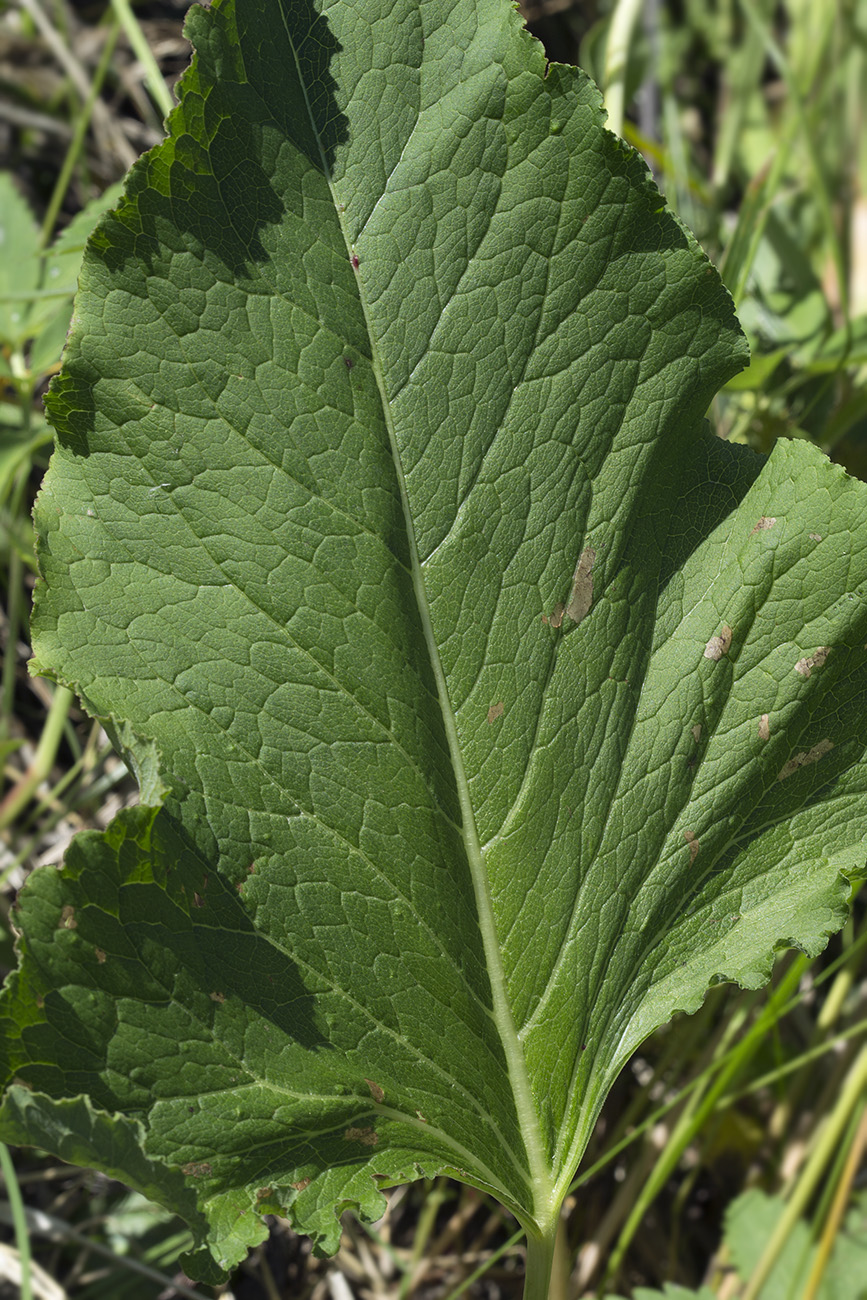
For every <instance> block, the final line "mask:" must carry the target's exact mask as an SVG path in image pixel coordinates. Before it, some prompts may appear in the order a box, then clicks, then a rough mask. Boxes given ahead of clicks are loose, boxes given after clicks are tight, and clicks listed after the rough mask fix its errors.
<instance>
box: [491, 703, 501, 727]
mask: <svg viewBox="0 0 867 1300" xmlns="http://www.w3.org/2000/svg"><path fill="white" fill-rule="evenodd" d="M503 707H504V706H503V701H502V700H500V701H499V702H498V703H497V704H492V705H491V707H490V708H489V709H488V726H490V725H491V723H493V722H496V721H497V718H501V717H502V716H503Z"/></svg>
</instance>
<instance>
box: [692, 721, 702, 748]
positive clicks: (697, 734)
mask: <svg viewBox="0 0 867 1300" xmlns="http://www.w3.org/2000/svg"><path fill="white" fill-rule="evenodd" d="M692 738H693V740H694V741H695V743H696V744H698V742H699V741H700V740H701V723H700V722H697V723H696V724H695V726H694V727H693V729H692Z"/></svg>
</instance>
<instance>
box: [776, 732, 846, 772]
mask: <svg viewBox="0 0 867 1300" xmlns="http://www.w3.org/2000/svg"><path fill="white" fill-rule="evenodd" d="M833 748H834V742H833V740H820V741H819V743H818V745H814V746H813V748H812V749H805V750H803V751H802V753H800V754H796V755H795V756H794V758H790V759H789V761H788V763H784V764H783V766H782V767H781V768H780V770H779V772H778V773H777V780H778V781H785V779H786V777H787V776H791V775H792V773H793V772H797V771H798V769H799V768H801V767H806V766H807V765H808V764H809V763H818V761H819V759H820V758H824V757H825V755H826V754H827V753H828V752H829V751H830V750H832V749H833Z"/></svg>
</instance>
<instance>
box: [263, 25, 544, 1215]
mask: <svg viewBox="0 0 867 1300" xmlns="http://www.w3.org/2000/svg"><path fill="white" fill-rule="evenodd" d="M285 31H286V37H287V40H288V42H289V47H290V49H291V50H292V57H293V60H294V63H295V68H296V72H297V75H298V83H299V85H300V87H301V93H302V95H303V96H304V104H305V108H306V110H307V115H308V118H309V121H310V127H311V130H312V132H313V135H314V138H315V140H316V145H317V148H318V151H319V157H320V161H321V166H322V174H323V176H324V178H325V181H326V183H327V185H328V190H329V193H330V195H331V201H332V203H333V206H334V212H335V215H336V218H337V221H338V225H339V228H340V233H341V235H342V237H343V241H344V245H345V247H346V256H347V259H348V260H349V261H350V263H351V262H352V258H353V256H354V251H355V250H354V247H353V243H352V241H351V240H350V239H349V237H348V231H347V228H346V223H345V220H344V212H343V211H342V209H341V204H340V201H339V199H338V197H337V194H336V192H335V187H334V180H333V177H332V174H331V168H330V167H329V165H328V160H327V156H326V153H325V149H324V148H323V143H322V138H321V136H320V133H319V130H318V127H317V124H316V120H315V118H314V115H313V113H312V111H311V105H310V97H309V95H308V90H307V84H306V81H305V79H304V76H303V74H302V71H301V66H300V62H299V59H298V52H297V50H296V48H295V43H294V41H293V40H292V34H291V32H290V31H289V29H288V26H285ZM355 283H356V289H357V292H358V299H359V303H360V306H361V310H362V313H363V315H364V322H365V326H366V330H367V337H368V340H369V342H370V351H371V369H372V371H373V375H374V378H375V380H376V386H377V391H378V393H379V398H380V404H381V407H382V413H383V419H384V421H385V426H386V430H387V432H388V438H389V445H390V449H391V456H392V460H393V462H394V467H395V474H396V477H397V481H398V486H399V490H400V500H401V509H402V511H403V517H404V526H405V528H406V535H407V543H408V548H409V553H410V568H411V573H412V584H413V591H414V593H415V598H416V604H417V606H418V612H419V618H420V620H421V625H422V631H423V635H424V639H425V645H426V647H427V651H428V656H429V659H430V664H431V669H432V671H433V674H434V680H435V681H436V687H437V696H438V699H439V703H440V709H441V711H442V716H443V725H444V728H445V733H446V739H447V743H448V747H449V757H450V758H451V763H452V771H453V773H454V778H455V786H456V790H457V794H458V801H459V804H460V808H461V816H462V820H463V826H462V828H461V836H462V839H463V842H464V848H465V850H466V854H467V863H468V866H469V869H470V876H471V878H472V882H473V889H474V891H475V898H476V909H477V914H478V924H479V931H480V934H481V938H482V947H483V951H484V955H485V966H486V969H487V973H488V978H489V980H490V984H491V995H492V1000H493V1019H494V1023H495V1025H496V1027H497V1031H498V1033H499V1036H500V1042H501V1044H502V1047H503V1052H504V1055H505V1058H506V1066H507V1069H508V1074H509V1083H510V1085H511V1089H512V1096H513V1098H514V1102H515V1112H516V1115H517V1119H518V1124H519V1128H520V1131H521V1136H522V1138H523V1141H524V1148H525V1151H526V1155H527V1163H528V1172H529V1174H530V1182H531V1188H532V1193H533V1211H534V1218H535V1219H536V1222H537V1223H538V1224H539V1225H540V1226H542V1225H543V1224H550V1221H551V1219H552V1218H554V1217H555V1216H556V1214H557V1204H556V1201H555V1199H554V1179H553V1177H552V1175H551V1169H550V1166H549V1162H548V1159H547V1157H546V1155H545V1147H544V1142H543V1138H542V1131H541V1125H540V1122H539V1115H538V1112H537V1110H536V1106H535V1103H534V1101H533V1093H532V1088H531V1086H530V1078H529V1073H528V1070H527V1062H526V1058H525V1056H524V1052H523V1049H522V1047H521V1044H520V1041H519V1039H518V1033H517V1028H516V1026H515V1021H514V1017H513V1015H512V1008H511V1005H510V1003H509V999H508V993H507V990H506V976H505V971H504V969H503V963H502V956H501V953H500V947H499V942H498V938H497V928H496V923H495V920H494V912H493V900H492V898H491V892H490V885H489V881H488V876H487V872H486V870H485V861H484V853H483V851H482V848H481V845H480V842H479V835H478V830H477V827H476V820H475V814H474V811H473V806H472V801H471V798H470V791H469V782H468V780H467V775H466V771H465V769H464V762H463V755H462V753H461V748H460V743H459V739H458V734H457V722H456V719H455V715H454V710H453V709H452V705H451V700H450V698H449V693H448V686H447V683H446V678H445V671H444V669H443V664H442V660H441V657H440V653H439V647H438V645H437V642H436V638H435V636H434V631H433V623H432V620H431V612H430V605H429V602H428V598H427V590H426V588H425V584H424V575H423V572H422V566H421V560H420V558H419V552H418V545H417V540H416V534H415V527H414V522H413V517H412V513H411V510H410V503H409V495H408V491H407V485H406V478H405V475H404V472H403V463H402V461H401V458H400V452H399V448H398V444H397V436H396V430H395V427H394V420H393V418H392V411H391V405H390V402H389V400H388V392H387V388H386V384H385V377H384V373H383V366H382V359H381V356H380V350H379V346H378V343H377V338H376V334H375V332H374V329H373V325H372V321H371V318H370V313H369V311H368V304H367V301H366V298H365V295H364V293H363V291H362V286H361V281H360V278H359V277H358V276H357V275H356V279H355Z"/></svg>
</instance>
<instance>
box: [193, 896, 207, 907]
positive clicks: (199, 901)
mask: <svg viewBox="0 0 867 1300" xmlns="http://www.w3.org/2000/svg"><path fill="white" fill-rule="evenodd" d="M204 906H205V900H204V899H203V898H202V895H201V894H193V907H204Z"/></svg>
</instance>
